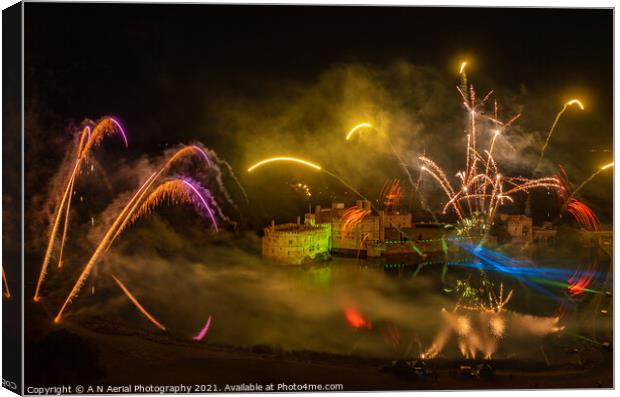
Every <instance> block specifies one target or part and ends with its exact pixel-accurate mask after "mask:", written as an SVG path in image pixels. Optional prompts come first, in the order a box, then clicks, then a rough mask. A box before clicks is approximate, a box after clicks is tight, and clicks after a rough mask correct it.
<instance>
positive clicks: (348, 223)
mask: <svg viewBox="0 0 620 397" xmlns="http://www.w3.org/2000/svg"><path fill="white" fill-rule="evenodd" d="M370 212H371V211H370V210H367V209H363V208H359V207H357V206H355V207H351V208H348V209H347V210H346V211H344V213H343V214H342V217H341V218H340V221H341V222H342V225H341V226H340V229H341V231H342V233H343V234H347V233H349V232H350V231H351V229H353V228H355V227H357V226H358V225H359V224H360V223H362V221H363V220H364V218H365V217H367V216H368V215H370Z"/></svg>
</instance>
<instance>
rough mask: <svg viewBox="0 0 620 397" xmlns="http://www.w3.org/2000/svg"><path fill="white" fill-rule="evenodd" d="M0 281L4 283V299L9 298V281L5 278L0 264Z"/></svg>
mask: <svg viewBox="0 0 620 397" xmlns="http://www.w3.org/2000/svg"><path fill="white" fill-rule="evenodd" d="M2 283H3V284H4V291H3V292H2V295H3V296H4V297H5V298H6V299H11V290H10V289H9V282H8V281H7V280H6V274H5V273H4V266H2Z"/></svg>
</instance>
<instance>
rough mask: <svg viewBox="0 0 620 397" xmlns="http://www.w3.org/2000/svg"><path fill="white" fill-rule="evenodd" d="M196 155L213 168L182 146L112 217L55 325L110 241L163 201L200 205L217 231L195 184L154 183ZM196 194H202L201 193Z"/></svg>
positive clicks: (201, 153)
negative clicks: (186, 159) (112, 221)
mask: <svg viewBox="0 0 620 397" xmlns="http://www.w3.org/2000/svg"><path fill="white" fill-rule="evenodd" d="M196 155H197V156H198V158H200V159H202V160H203V161H204V162H205V164H206V165H207V167H208V168H212V167H213V164H212V163H211V161H210V160H209V157H208V156H207V155H206V153H205V151H204V149H202V148H201V147H199V146H196V145H190V146H184V147H182V148H181V149H179V150H177V151H176V152H175V153H174V154H173V155H172V156H170V157H169V158H168V159H167V160H166V161H165V163H164V164H163V165H162V166H161V167H160V169H159V171H157V172H155V173H153V174H151V176H149V177H148V179H147V180H146V181H145V182H144V183H143V184H142V186H140V188H139V189H138V191H136V193H134V195H133V196H132V197H131V199H130V200H129V202H128V203H127V205H125V207H123V209H122V210H121V212H120V214H119V215H118V216H117V217H116V219H115V220H114V223H113V224H112V225H111V226H110V228H109V229H108V230H107V232H106V233H105V235H104V237H103V238H102V240H101V242H100V243H99V245H98V246H97V248H96V249H95V252H94V253H93V255H92V257H91V258H90V260H89V261H88V263H87V264H86V265H85V266H84V269H83V270H82V273H81V274H80V276H79V278H78V280H77V281H76V283H75V285H74V286H73V288H72V290H71V292H70V293H69V295H68V296H67V298H66V299H65V302H64V303H63V305H62V307H61V308H60V310H59V312H58V314H57V315H56V317H55V319H54V321H55V322H59V321H60V320H61V318H62V315H63V313H64V311H65V309H66V308H67V306H68V305H69V304H70V303H71V301H72V300H73V299H74V298H75V297H76V296H77V294H78V292H79V291H80V289H81V288H82V286H83V284H84V282H85V281H86V279H87V278H88V276H89V275H90V273H91V271H92V268H93V266H95V264H96V263H97V261H98V260H99V259H100V257H101V255H102V254H103V253H105V252H106V251H107V250H108V249H109V248H110V246H111V245H112V243H113V242H114V240H115V239H116V238H117V237H118V236H119V234H120V233H121V232H122V231H123V230H124V229H125V227H126V226H127V225H128V224H130V223H131V222H132V221H134V220H135V219H137V218H138V217H139V216H141V215H144V214H147V213H148V212H150V210H151V209H152V208H153V207H154V206H155V205H157V204H158V203H159V202H161V201H162V200H163V199H170V200H172V201H173V202H176V203H180V202H183V203H188V202H197V203H199V204H201V205H202V207H203V209H204V210H205V211H206V213H207V214H208V216H209V218H210V219H211V222H212V224H213V227H214V228H215V229H216V230H217V223H216V220H215V217H214V211H213V209H212V208H211V207H213V205H214V203H207V201H206V198H205V197H206V196H209V195H208V193H206V190H205V189H201V188H199V187H197V186H196V183H195V182H192V181H189V180H186V179H178V180H173V181H168V182H163V183H162V184H160V185H156V182H157V181H158V180H159V178H160V177H161V176H162V175H163V174H164V173H165V172H167V171H168V170H169V169H170V167H172V166H173V165H174V164H175V163H176V162H178V161H181V160H182V159H184V158H188V157H192V156H196ZM153 186H156V187H155V190H154V191H153V192H152V194H150V195H148V196H147V194H148V193H149V192H150V191H151V189H152V188H153ZM200 190H202V191H203V192H205V193H201V192H200ZM145 198H146V201H145Z"/></svg>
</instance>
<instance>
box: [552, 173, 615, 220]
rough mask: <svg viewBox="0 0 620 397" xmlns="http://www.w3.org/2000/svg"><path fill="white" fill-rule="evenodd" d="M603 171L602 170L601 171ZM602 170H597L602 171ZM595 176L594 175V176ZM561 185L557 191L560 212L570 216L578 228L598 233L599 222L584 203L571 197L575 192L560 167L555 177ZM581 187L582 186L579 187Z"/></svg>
mask: <svg viewBox="0 0 620 397" xmlns="http://www.w3.org/2000/svg"><path fill="white" fill-rule="evenodd" d="M602 170H604V168H603V169H602ZM602 170H599V172H600V171H602ZM594 175H596V173H595V174H594ZM556 177H557V178H558V180H559V181H560V184H561V189H559V190H558V195H559V197H560V200H561V201H562V210H561V211H560V213H561V212H563V210H564V209H566V211H568V213H569V214H571V215H572V216H573V217H574V218H575V220H576V221H577V223H578V224H579V226H580V227H582V228H584V229H586V230H594V231H598V230H599V229H600V222H599V220H598V217H597V216H596V214H595V213H594V211H593V210H592V209H591V208H590V207H589V206H588V205H587V204H585V203H584V202H582V201H579V200H577V199H575V198H574V197H573V195H574V194H575V191H576V190H575V191H572V190H571V185H570V181H569V180H568V175H567V174H566V170H564V167H562V166H561V165H560V174H559V175H557V176H556ZM581 186H583V184H582V185H581Z"/></svg>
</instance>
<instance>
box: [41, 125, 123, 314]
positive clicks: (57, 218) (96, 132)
mask: <svg viewBox="0 0 620 397" xmlns="http://www.w3.org/2000/svg"><path fill="white" fill-rule="evenodd" d="M116 133H118V134H119V135H121V137H122V138H123V141H124V142H125V146H127V136H126V134H125V131H124V130H123V128H122V127H121V125H120V123H119V122H118V121H116V120H115V119H113V118H111V117H104V118H103V119H101V120H100V121H99V122H98V123H97V124H96V125H95V126H94V127H93V129H92V132H91V126H89V125H87V126H86V127H84V129H83V130H82V132H81V134H80V138H79V140H78V144H77V151H76V152H77V153H76V160H75V165H74V167H73V169H72V171H71V173H70V174H69V176H68V178H67V181H66V184H65V186H66V187H65V189H64V191H63V193H62V198H61V199H60V202H59V203H58V206H57V208H56V211H55V214H54V220H53V222H52V229H51V232H50V236H49V239H48V243H47V249H46V251H45V256H44V257H43V263H42V265H41V271H40V273H39V279H38V280H37V287H36V290H35V293H34V298H33V299H34V300H35V302H36V301H38V300H39V298H40V296H39V292H40V290H41V285H42V284H43V281H44V280H45V276H46V274H47V270H48V266H49V262H50V260H51V256H52V253H53V250H54V246H55V243H56V239H57V234H58V227H59V225H60V222H61V221H62V219H63V217H62V214H63V211H64V213H65V214H64V229H63V233H62V238H61V244H60V248H59V255H58V267H61V266H62V252H63V249H64V244H65V240H66V235H67V228H68V225H69V214H70V211H71V198H72V197H73V188H74V184H75V178H76V176H77V174H78V172H79V171H80V168H81V167H82V165H83V163H84V161H85V159H86V156H87V155H88V153H89V152H90V149H91V148H92V147H93V146H96V145H98V144H100V143H101V141H102V140H103V139H104V137H106V136H108V135H112V134H116Z"/></svg>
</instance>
